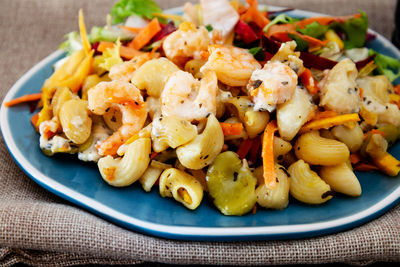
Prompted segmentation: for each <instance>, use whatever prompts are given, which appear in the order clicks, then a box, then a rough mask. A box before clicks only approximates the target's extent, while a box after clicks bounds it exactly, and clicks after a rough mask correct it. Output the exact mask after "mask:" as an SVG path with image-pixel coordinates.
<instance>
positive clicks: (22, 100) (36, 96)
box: [4, 93, 42, 107]
mask: <svg viewBox="0 0 400 267" xmlns="http://www.w3.org/2000/svg"><path fill="white" fill-rule="evenodd" d="M41 97H42V93H36V94H28V95H23V96H20V97H17V98H15V99H13V100H10V101H8V102H5V103H4V106H6V107H11V106H15V105H17V104H21V103H25V102H30V101H37V100H40V98H41Z"/></svg>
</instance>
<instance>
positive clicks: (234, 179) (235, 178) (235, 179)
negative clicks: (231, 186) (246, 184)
mask: <svg viewBox="0 0 400 267" xmlns="http://www.w3.org/2000/svg"><path fill="white" fill-rule="evenodd" d="M237 177H238V173H237V172H234V173H233V181H234V182H236V181H237Z"/></svg>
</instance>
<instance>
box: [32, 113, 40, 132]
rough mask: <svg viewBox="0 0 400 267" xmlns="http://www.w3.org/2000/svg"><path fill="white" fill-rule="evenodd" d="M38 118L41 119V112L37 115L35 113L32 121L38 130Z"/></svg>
mask: <svg viewBox="0 0 400 267" xmlns="http://www.w3.org/2000/svg"><path fill="white" fill-rule="evenodd" d="M38 120H39V113H36V114H35V115H33V116H32V117H31V123H32V125H33V127H35V129H36V131H38V130H39V129H38V127H37V122H38Z"/></svg>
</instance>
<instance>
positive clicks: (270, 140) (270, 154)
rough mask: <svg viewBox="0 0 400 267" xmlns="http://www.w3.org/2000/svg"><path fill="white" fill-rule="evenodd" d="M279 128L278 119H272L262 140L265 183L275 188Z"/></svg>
mask: <svg viewBox="0 0 400 267" xmlns="http://www.w3.org/2000/svg"><path fill="white" fill-rule="evenodd" d="M277 130H278V126H277V124H276V121H275V120H274V121H271V122H269V123H268V124H267V127H265V130H264V137H263V141H262V151H261V156H262V159H263V176H264V182H265V185H266V186H267V187H268V188H270V189H273V188H275V187H276V176H275V166H274V136H275V132H276V131H277Z"/></svg>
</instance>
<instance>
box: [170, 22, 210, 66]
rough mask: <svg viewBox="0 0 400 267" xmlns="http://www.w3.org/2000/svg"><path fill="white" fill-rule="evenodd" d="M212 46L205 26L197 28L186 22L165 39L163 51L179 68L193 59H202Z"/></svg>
mask: <svg viewBox="0 0 400 267" xmlns="http://www.w3.org/2000/svg"><path fill="white" fill-rule="evenodd" d="M209 44H210V37H209V35H208V31H207V29H206V28H205V27H204V26H200V27H199V28H196V26H195V25H194V24H193V23H191V22H184V23H182V24H181V25H179V29H178V30H177V31H175V32H173V33H171V34H170V35H168V37H167V38H165V40H164V43H163V49H164V52H165V55H166V56H167V58H169V59H170V60H171V61H172V62H174V63H175V64H177V65H179V66H184V64H185V63H186V62H187V61H188V60H189V59H192V58H196V59H198V58H200V57H201V53H202V52H206V51H207V47H208V45H209Z"/></svg>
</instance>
